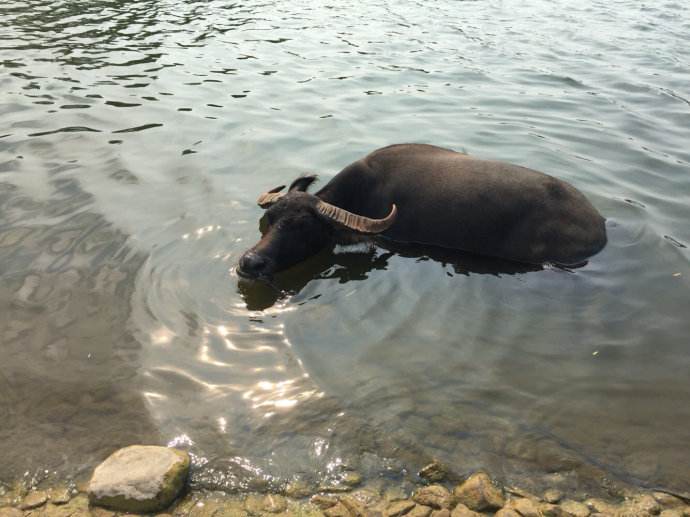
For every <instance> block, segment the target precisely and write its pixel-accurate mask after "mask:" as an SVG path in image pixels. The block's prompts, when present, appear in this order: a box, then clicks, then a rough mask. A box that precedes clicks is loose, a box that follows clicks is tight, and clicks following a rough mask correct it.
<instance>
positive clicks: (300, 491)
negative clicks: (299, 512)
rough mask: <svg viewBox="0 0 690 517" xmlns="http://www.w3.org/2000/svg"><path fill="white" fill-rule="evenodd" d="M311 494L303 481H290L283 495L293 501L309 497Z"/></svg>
mask: <svg viewBox="0 0 690 517" xmlns="http://www.w3.org/2000/svg"><path fill="white" fill-rule="evenodd" d="M311 494H312V490H311V488H310V487H309V485H308V484H307V483H305V482H304V481H292V482H291V483H288V484H287V486H286V487H285V495H286V496H288V497H291V498H293V499H302V498H303V497H309V496H310V495H311Z"/></svg>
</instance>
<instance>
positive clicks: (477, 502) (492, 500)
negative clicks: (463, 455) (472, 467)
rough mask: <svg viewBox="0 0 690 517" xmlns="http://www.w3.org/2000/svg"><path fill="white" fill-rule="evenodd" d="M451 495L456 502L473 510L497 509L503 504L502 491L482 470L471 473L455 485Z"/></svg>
mask: <svg viewBox="0 0 690 517" xmlns="http://www.w3.org/2000/svg"><path fill="white" fill-rule="evenodd" d="M453 495H454V496H455V498H456V499H457V501H458V502H460V503H462V504H464V505H465V506H467V507H468V508H469V509H470V510H474V511H475V512H482V511H486V510H497V509H499V508H501V507H502V506H503V503H504V499H503V492H502V491H501V490H500V489H499V488H498V487H496V486H495V485H494V484H493V483H492V482H491V478H489V476H488V475H486V474H485V473H484V472H477V473H476V474H472V475H471V476H470V477H469V478H467V480H465V482H464V483H461V484H460V485H458V486H456V487H455V489H454V490H453Z"/></svg>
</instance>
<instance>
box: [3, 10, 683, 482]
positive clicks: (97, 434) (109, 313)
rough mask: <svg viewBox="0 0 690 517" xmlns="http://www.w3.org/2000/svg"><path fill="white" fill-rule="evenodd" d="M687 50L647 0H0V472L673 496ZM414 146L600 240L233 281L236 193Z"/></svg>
mask: <svg viewBox="0 0 690 517" xmlns="http://www.w3.org/2000/svg"><path fill="white" fill-rule="evenodd" d="M688 34H690V10H689V8H688V6H687V5H686V4H685V3H684V2H664V1H659V2H649V3H640V2H632V1H628V0H614V1H609V2H604V1H598V0H587V1H585V2H581V3H572V2H564V1H555V2H554V1H545V0H544V1H540V0H526V1H520V2H500V1H475V2H455V1H451V0H440V1H433V2H412V1H403V2H378V3H369V4H367V3H362V2H348V1H347V0H346V1H344V2H336V3H333V4H330V5H329V4H327V3H323V2H310V1H302V0H297V1H295V2H287V3H280V2H276V3H261V2H248V3H243V4H242V3H232V2H228V1H221V0H210V1H193V0H187V1H183V0H155V1H154V0H149V1H141V0H140V1H124V0H103V1H99V2H83V1H82V2H75V1H72V0H56V1H51V2H48V1H40V0H32V1H24V2H12V1H10V2H3V3H2V5H1V6H0V65H1V68H0V98H1V103H0V110H1V118H0V275H1V277H0V340H1V342H0V422H1V424H0V458H2V460H1V464H2V467H1V469H0V479H2V480H3V481H5V482H8V483H9V482H11V481H12V480H15V479H17V478H19V477H21V476H24V475H25V473H27V474H26V475H29V476H32V475H36V474H37V473H44V472H45V471H48V472H50V473H56V475H58V476H60V477H73V476H74V477H79V476H84V475H86V474H88V472H89V471H90V469H91V468H92V467H93V465H94V464H95V463H96V462H97V461H99V460H101V459H102V458H103V457H104V456H106V455H107V454H109V453H110V452H111V451H112V450H114V449H115V448H116V447H119V446H122V445H126V444H130V443H137V442H145V443H175V444H179V445H181V446H185V447H188V448H189V450H190V451H192V452H193V453H194V458H195V463H196V470H195V482H196V483H198V484H199V485H201V486H210V487H218V488H224V489H237V488H243V487H249V488H257V487H258V488H261V487H265V486H268V487H269V488H270V487H275V486H279V485H280V484H282V483H284V482H285V481H287V480H289V479H293V478H295V477H304V478H305V479H306V480H307V481H310V482H313V483H319V482H337V480H338V478H339V477H340V476H342V475H343V474H344V473H345V472H346V471H347V470H348V469H355V470H357V471H359V472H361V473H363V474H364V475H365V476H367V477H368V478H369V479H374V478H377V477H379V476H382V477H383V478H385V479H389V480H392V481H393V482H403V481H405V480H410V479H414V472H415V471H416V470H417V469H418V468H419V467H421V466H422V465H424V464H425V462H427V461H429V460H430V459H431V458H439V459H441V460H444V461H446V462H447V463H449V464H450V465H452V467H453V469H454V470H455V471H456V472H457V473H459V474H464V473H466V472H469V471H470V470H473V469H476V468H480V467H481V468H485V469H488V470H489V471H490V472H491V473H492V474H494V475H495V476H497V477H498V478H499V479H502V480H504V481H506V482H510V483H516V484H520V483H522V484H527V485H528V486H529V485H530V484H531V485H534V486H545V485H547V484H554V483H560V484H561V486H569V487H575V488H583V489H586V488H587V487H590V486H595V485H598V484H599V483H601V482H602V481H603V480H621V481H623V482H631V483H634V484H640V485H645V486H663V487H667V488H670V489H673V490H685V491H687V490H689V489H690V468H688V465H690V447H688V444H690V348H689V347H690V345H689V341H688V336H689V334H690V332H689V331H690V318H689V316H688V315H689V314H690V313H689V308H690V290H689V289H688V286H689V284H688V282H689V280H690V267H688V259H689V258H690V253H689V251H688V248H687V247H686V246H687V245H688V244H689V243H690V225H689V224H688V221H689V220H690V166H689V163H690V148H689V147H688V142H690V100H689V99H690V86H689V85H690V39H689V38H688ZM409 141H414V142H427V143H434V144H437V145H442V146H446V147H451V148H454V149H457V150H462V151H466V152H468V153H470V154H474V155H477V156H480V157H486V158H494V159H501V160H504V161H509V162H513V163H518V164H521V165H525V166H528V167H532V168H535V169H538V170H542V171H545V172H548V173H551V174H554V175H556V176H559V177H561V178H564V179H566V180H568V181H570V182H571V183H573V184H574V185H576V186H577V187H578V188H580V189H581V190H582V191H583V192H585V193H586V194H587V196H588V197H589V198H590V199H591V200H592V202H593V203H594V205H595V206H596V207H597V208H598V209H599V210H600V211H601V212H602V213H603V214H604V215H605V216H606V218H607V229H608V233H609V241H610V242H609V244H608V246H607V247H606V248H605V250H604V251H603V252H602V253H600V254H599V255H597V256H596V257H594V258H593V259H592V260H591V261H590V263H589V264H588V265H587V266H586V267H584V268H581V269H578V270H576V271H573V272H566V271H560V270H553V269H546V270H543V271H520V270H515V269H513V268H510V267H507V266H506V265H504V264H495V263H492V262H490V261H486V260H482V259H477V258H476V257H464V256H461V255H458V256H454V257H444V256H439V255H437V254H436V253H435V252H433V250H407V249H406V250H400V249H386V248H384V247H375V248H372V249H366V248H362V249H360V248H357V249H351V248H337V249H336V250H334V251H333V252H328V251H326V252H324V253H322V254H321V255H319V256H317V257H315V258H314V259H312V260H310V261H308V262H307V263H305V264H302V265H301V266H300V267H298V268H296V269H295V270H292V271H290V272H288V273H286V274H285V275H283V277H282V278H281V279H280V282H281V285H280V286H278V287H281V288H282V289H283V292H282V293H280V292H278V291H275V290H274V289H273V288H271V287H268V286H260V285H258V286H257V285H244V284H241V285H240V284H239V283H238V278H237V276H236V274H235V272H234V266H235V264H236V262H237V260H238V257H239V256H240V254H241V253H242V252H243V251H244V250H245V249H246V248H248V247H249V246H251V245H252V244H254V242H256V240H257V239H258V237H259V231H258V221H259V218H260V217H261V214H262V211H261V209H260V208H259V207H258V206H256V204H255V200H256V198H257V196H258V194H259V193H261V192H263V191H265V190H266V189H268V188H271V187H274V186H276V185H279V184H283V183H286V182H287V181H290V180H291V179H292V178H294V177H295V176H297V175H299V174H302V173H304V172H317V173H319V174H320V176H321V183H320V184H321V185H323V184H324V182H325V181H327V180H328V179H329V178H330V177H332V176H333V175H334V174H336V173H337V172H338V171H339V170H340V169H341V168H342V167H344V166H345V165H347V164H348V163H350V162H351V161H353V160H355V159H357V158H359V157H360V156H363V155H364V154H366V153H368V152H369V151H371V150H373V149H375V148H377V147H381V146H384V145H387V144H390V143H396V142H409ZM51 475H52V474H51Z"/></svg>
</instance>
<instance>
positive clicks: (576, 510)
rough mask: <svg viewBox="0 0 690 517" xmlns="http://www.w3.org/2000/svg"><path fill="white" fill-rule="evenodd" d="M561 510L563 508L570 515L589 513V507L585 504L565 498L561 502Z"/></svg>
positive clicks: (580, 515) (579, 516) (585, 515)
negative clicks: (565, 499)
mask: <svg viewBox="0 0 690 517" xmlns="http://www.w3.org/2000/svg"><path fill="white" fill-rule="evenodd" d="M561 510H563V511H564V512H565V513H566V515H570V516H572V517H589V514H590V513H591V512H590V510H589V507H588V506H587V505H586V504H583V503H578V502H577V501H572V500H567V501H563V502H562V503H561Z"/></svg>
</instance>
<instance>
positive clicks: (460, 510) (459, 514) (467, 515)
mask: <svg viewBox="0 0 690 517" xmlns="http://www.w3.org/2000/svg"><path fill="white" fill-rule="evenodd" d="M481 515H482V514H481V513H477V512H474V511H472V510H470V509H469V508H468V507H467V506H465V505H464V504H462V503H458V504H457V506H456V507H455V508H453V511H452V512H451V513H450V516H451V517H481Z"/></svg>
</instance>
